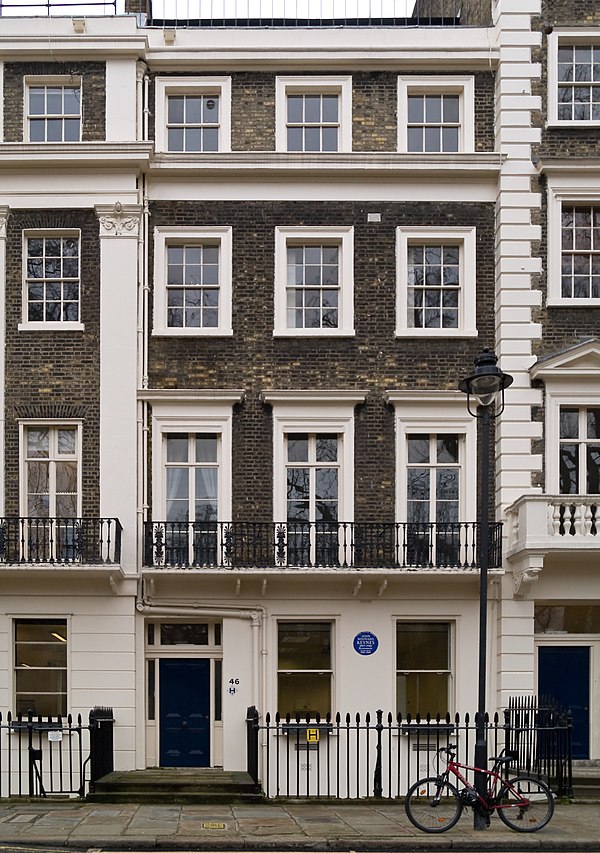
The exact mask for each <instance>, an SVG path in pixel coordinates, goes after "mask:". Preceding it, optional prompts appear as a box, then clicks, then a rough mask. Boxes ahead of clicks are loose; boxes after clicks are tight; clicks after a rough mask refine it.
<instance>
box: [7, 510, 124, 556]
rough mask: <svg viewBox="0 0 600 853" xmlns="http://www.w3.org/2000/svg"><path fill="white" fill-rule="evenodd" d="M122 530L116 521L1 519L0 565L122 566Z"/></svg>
mask: <svg viewBox="0 0 600 853" xmlns="http://www.w3.org/2000/svg"><path fill="white" fill-rule="evenodd" d="M121 530H122V528H121V524H120V522H119V520H118V519H116V518H18V517H15V518H0V564H2V563H4V564H19V563H26V564H41V563H50V564H52V563H54V564H63V565H71V564H79V565H108V564H112V563H120V561H121Z"/></svg>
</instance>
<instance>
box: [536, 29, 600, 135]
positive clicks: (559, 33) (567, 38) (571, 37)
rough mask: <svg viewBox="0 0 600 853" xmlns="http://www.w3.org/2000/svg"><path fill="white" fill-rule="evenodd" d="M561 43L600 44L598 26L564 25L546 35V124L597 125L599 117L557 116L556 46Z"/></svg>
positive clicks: (561, 125)
mask: <svg viewBox="0 0 600 853" xmlns="http://www.w3.org/2000/svg"><path fill="white" fill-rule="evenodd" d="M561 42H562V43H563V44H568V45H575V46H577V45H578V44H581V45H583V46H585V45H593V46H594V47H598V46H600V27H586V28H579V27H565V28H560V29H555V30H553V31H552V32H551V33H550V34H549V35H548V92H547V102H548V104H547V124H548V126H549V127H552V126H554V127H597V126H598V125H600V120H599V119H595V120H594V119H588V120H585V121H580V120H576V121H575V120H573V121H572V120H570V119H560V120H559V118H558V48H559V47H560V45H561Z"/></svg>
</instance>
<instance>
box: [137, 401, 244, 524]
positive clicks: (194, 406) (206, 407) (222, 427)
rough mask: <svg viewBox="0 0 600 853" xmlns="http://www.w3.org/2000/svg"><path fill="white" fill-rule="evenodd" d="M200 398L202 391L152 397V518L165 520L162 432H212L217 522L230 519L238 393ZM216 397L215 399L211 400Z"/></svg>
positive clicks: (163, 435) (165, 482)
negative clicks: (215, 453)
mask: <svg viewBox="0 0 600 853" xmlns="http://www.w3.org/2000/svg"><path fill="white" fill-rule="evenodd" d="M205 393H206V396H205V398H204V399H202V397H203V395H202V392H196V394H195V395H193V396H189V397H186V396H185V395H177V394H176V395H174V399H170V398H169V396H168V395H167V394H163V395H162V398H161V397H152V395H151V399H152V465H153V477H152V514H153V516H154V521H158V522H161V521H165V518H166V506H167V503H166V498H167V474H166V440H165V439H166V435H167V434H168V433H180V434H182V435H189V434H190V433H215V434H216V435H217V436H218V437H219V443H220V448H219V452H218V458H219V460H220V461H219V473H218V495H219V501H218V521H219V522H221V521H231V514H232V485H231V484H232V473H233V472H232V458H231V457H232V428H233V404H234V403H235V402H239V400H240V397H241V395H229V394H226V393H225V394H223V395H222V398H221V400H219V399H218V397H219V395H218V393H217V392H216V393H214V394H210V393H209V392H205ZM215 398H216V399H215Z"/></svg>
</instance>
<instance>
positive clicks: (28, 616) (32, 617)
mask: <svg viewBox="0 0 600 853" xmlns="http://www.w3.org/2000/svg"><path fill="white" fill-rule="evenodd" d="M7 617H8V618H9V619H10V622H11V629H12V631H11V643H10V664H11V672H12V678H11V688H10V689H11V693H12V701H11V702H10V704H11V705H12V707H13V708H16V698H17V677H16V672H17V659H16V639H17V637H16V634H17V632H16V623H17V622H47V621H56V622H64V623H65V624H66V628H67V643H66V645H67V666H66V673H67V690H66V704H67V713H68V711H69V708H70V707H71V647H72V643H71V638H72V636H73V633H72V619H71V617H70V616H67V615H65V614H64V613H61V614H59V615H56V614H54V613H44V614H43V615H41V614H40V613H9V614H7ZM59 642H60V641H59Z"/></svg>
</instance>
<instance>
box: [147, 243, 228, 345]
mask: <svg viewBox="0 0 600 853" xmlns="http://www.w3.org/2000/svg"><path fill="white" fill-rule="evenodd" d="M232 239H233V238H232V228H231V227H229V226H222V227H220V226H215V227H206V228H186V227H178V226H173V227H162V226H161V227H157V228H155V229H154V316H153V327H152V334H153V335H168V336H173V337H223V336H226V335H232V334H233V329H232V326H231V291H232ZM202 242H206V243H218V244H219V288H218V291H219V325H218V326H215V327H214V328H212V327H210V328H208V327H206V328H205V327H198V328H189V327H187V328H177V327H170V326H167V247H168V246H169V245H174V244H177V245H183V244H187V243H192V244H193V243H202Z"/></svg>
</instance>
